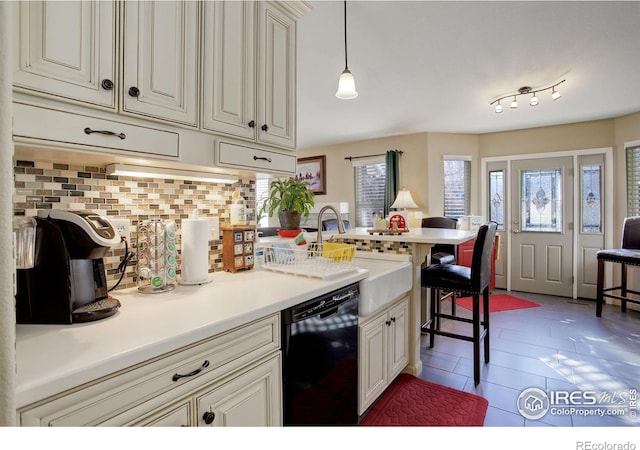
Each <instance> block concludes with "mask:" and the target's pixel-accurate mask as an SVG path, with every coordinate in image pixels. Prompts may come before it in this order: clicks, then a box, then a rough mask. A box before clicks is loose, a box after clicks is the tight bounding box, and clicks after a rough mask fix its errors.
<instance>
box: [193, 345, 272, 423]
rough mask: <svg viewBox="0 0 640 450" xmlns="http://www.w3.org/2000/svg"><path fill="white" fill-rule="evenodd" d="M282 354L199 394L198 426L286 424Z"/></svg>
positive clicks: (197, 400)
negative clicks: (283, 418) (283, 416)
mask: <svg viewBox="0 0 640 450" xmlns="http://www.w3.org/2000/svg"><path fill="white" fill-rule="evenodd" d="M281 367H282V366H281V358H280V353H278V354H276V355H273V356H272V357H270V358H269V359H267V360H265V361H264V362H262V363H260V364H258V365H255V366H253V367H251V368H249V369H247V370H246V371H244V372H242V373H241V374H239V375H234V376H233V377H232V378H229V380H228V381H227V382H223V383H222V384H217V385H216V386H215V387H213V388H212V389H211V390H205V391H203V392H201V393H200V394H197V395H196V418H197V425H198V426H217V427H241V426H247V427H259V426H281V425H282V389H281V385H282V372H281Z"/></svg>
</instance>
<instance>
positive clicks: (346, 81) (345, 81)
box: [336, 0, 358, 100]
mask: <svg viewBox="0 0 640 450" xmlns="http://www.w3.org/2000/svg"><path fill="white" fill-rule="evenodd" d="M357 96H358V92H357V91H356V82H355V80H354V79H353V75H352V74H351V71H350V70H349V65H348V64H347V2H346V0H345V2H344V70H343V71H342V74H341V75H340V80H339V81H338V91H337V92H336V97H338V98H341V99H343V100H349V99H351V98H356V97H357Z"/></svg>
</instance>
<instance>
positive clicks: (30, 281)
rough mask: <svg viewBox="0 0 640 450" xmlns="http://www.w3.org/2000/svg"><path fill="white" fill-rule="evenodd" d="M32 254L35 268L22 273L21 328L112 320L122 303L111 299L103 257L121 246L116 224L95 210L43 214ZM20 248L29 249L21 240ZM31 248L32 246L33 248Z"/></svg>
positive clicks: (18, 298) (37, 220)
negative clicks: (25, 326) (29, 325)
mask: <svg viewBox="0 0 640 450" xmlns="http://www.w3.org/2000/svg"><path fill="white" fill-rule="evenodd" d="M33 220H35V234H31V237H32V238H33V237H35V240H34V242H33V245H32V246H31V247H30V250H32V251H33V255H30V256H32V258H20V257H18V260H19V261H20V260H30V265H32V267H28V268H20V266H18V269H17V294H16V320H17V322H18V323H48V324H69V323H75V322H87V321H91V320H97V319H101V318H104V317H109V316H111V315H113V314H115V313H116V311H117V309H118V307H119V306H120V302H118V300H117V299H114V298H111V297H109V294H108V289H107V282H106V276H105V268H104V262H103V257H104V256H105V255H106V253H107V252H108V251H109V249H110V248H111V247H113V246H115V245H117V244H119V243H120V236H119V235H118V234H117V233H116V231H115V228H114V227H113V225H112V224H111V222H110V221H109V220H108V219H107V218H106V217H104V216H101V215H99V214H96V213H94V212H91V211H60V210H47V211H44V210H43V211H39V212H38V215H37V217H35V218H33ZM16 244H17V248H18V249H19V250H20V249H22V250H23V251H24V248H25V246H24V244H23V243H21V242H20V235H18V236H17V243H16ZM27 248H29V246H27Z"/></svg>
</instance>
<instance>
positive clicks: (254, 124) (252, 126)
mask: <svg viewBox="0 0 640 450" xmlns="http://www.w3.org/2000/svg"><path fill="white" fill-rule="evenodd" d="M247 125H249V128H255V127H256V121H255V120H252V121H251V122H249V123H248V124H247Z"/></svg>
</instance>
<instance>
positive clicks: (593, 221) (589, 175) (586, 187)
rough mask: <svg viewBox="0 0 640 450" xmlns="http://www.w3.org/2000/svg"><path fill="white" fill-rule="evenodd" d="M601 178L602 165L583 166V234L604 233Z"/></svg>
mask: <svg viewBox="0 0 640 450" xmlns="http://www.w3.org/2000/svg"><path fill="white" fill-rule="evenodd" d="M601 177H602V167H601V166H600V165H588V166H587V165H584V166H582V173H581V178H582V180H581V188H582V189H581V190H582V195H581V200H582V201H581V203H582V205H581V208H582V232H583V233H600V232H601V231H602V209H601V203H600V198H601V192H600V186H601Z"/></svg>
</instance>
